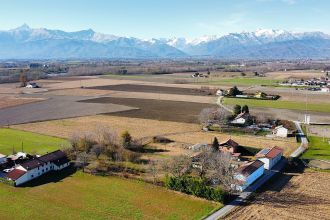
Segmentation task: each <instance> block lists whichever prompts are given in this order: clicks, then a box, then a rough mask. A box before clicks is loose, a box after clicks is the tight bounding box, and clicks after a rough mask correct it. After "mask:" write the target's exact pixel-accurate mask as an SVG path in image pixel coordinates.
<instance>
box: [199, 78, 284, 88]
mask: <svg viewBox="0 0 330 220" xmlns="http://www.w3.org/2000/svg"><path fill="white" fill-rule="evenodd" d="M205 81H207V82H203V80H201V81H200V82H198V83H204V84H205V83H207V84H210V85H229V86H234V85H236V86H253V85H265V86H273V85H276V84H277V83H278V82H280V81H279V80H274V79H266V78H262V77H233V78H225V79H221V80H219V79H206V80H205Z"/></svg>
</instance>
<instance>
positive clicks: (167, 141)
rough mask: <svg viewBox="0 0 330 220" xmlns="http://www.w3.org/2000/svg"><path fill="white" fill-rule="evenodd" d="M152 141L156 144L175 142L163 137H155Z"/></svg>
mask: <svg viewBox="0 0 330 220" xmlns="http://www.w3.org/2000/svg"><path fill="white" fill-rule="evenodd" d="M152 141H153V142H154V143H171V142H173V140H171V139H169V138H166V137H163V136H154V137H153V138H152Z"/></svg>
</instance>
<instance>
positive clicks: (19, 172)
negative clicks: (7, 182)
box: [7, 169, 26, 180]
mask: <svg viewBox="0 0 330 220" xmlns="http://www.w3.org/2000/svg"><path fill="white" fill-rule="evenodd" d="M25 173H26V171H24V170H19V169H14V170H12V171H10V172H9V173H7V178H9V179H11V180H17V179H19V178H20V177H21V176H23V175H24V174H25Z"/></svg>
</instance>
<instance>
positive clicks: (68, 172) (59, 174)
mask: <svg viewBox="0 0 330 220" xmlns="http://www.w3.org/2000/svg"><path fill="white" fill-rule="evenodd" d="M76 171H77V169H76V168H75V167H74V166H72V165H70V166H69V167H67V168H64V169H63V170H60V171H50V172H48V173H46V174H44V175H42V176H40V177H39V178H36V179H33V180H31V181H29V182H27V183H25V184H22V185H21V186H19V187H35V186H41V185H45V184H48V183H57V182H62V181H63V179H65V178H68V177H72V175H73V174H74V173H75V172H76Z"/></svg>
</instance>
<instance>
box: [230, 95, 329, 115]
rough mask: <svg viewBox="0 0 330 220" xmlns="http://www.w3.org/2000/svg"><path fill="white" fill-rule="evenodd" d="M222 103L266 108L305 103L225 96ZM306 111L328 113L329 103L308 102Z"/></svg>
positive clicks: (297, 107) (301, 107) (303, 105)
mask: <svg viewBox="0 0 330 220" xmlns="http://www.w3.org/2000/svg"><path fill="white" fill-rule="evenodd" d="M224 104H227V105H235V104H238V105H248V106H251V107H266V108H279V109H293V110H305V109H306V103H304V102H294V101H281V100H276V101H274V100H256V99H239V98H226V99H225V101H224ZM307 111H315V112H325V113H330V104H328V103H326V104H325V103H317V104H316V103H308V104H307Z"/></svg>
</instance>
